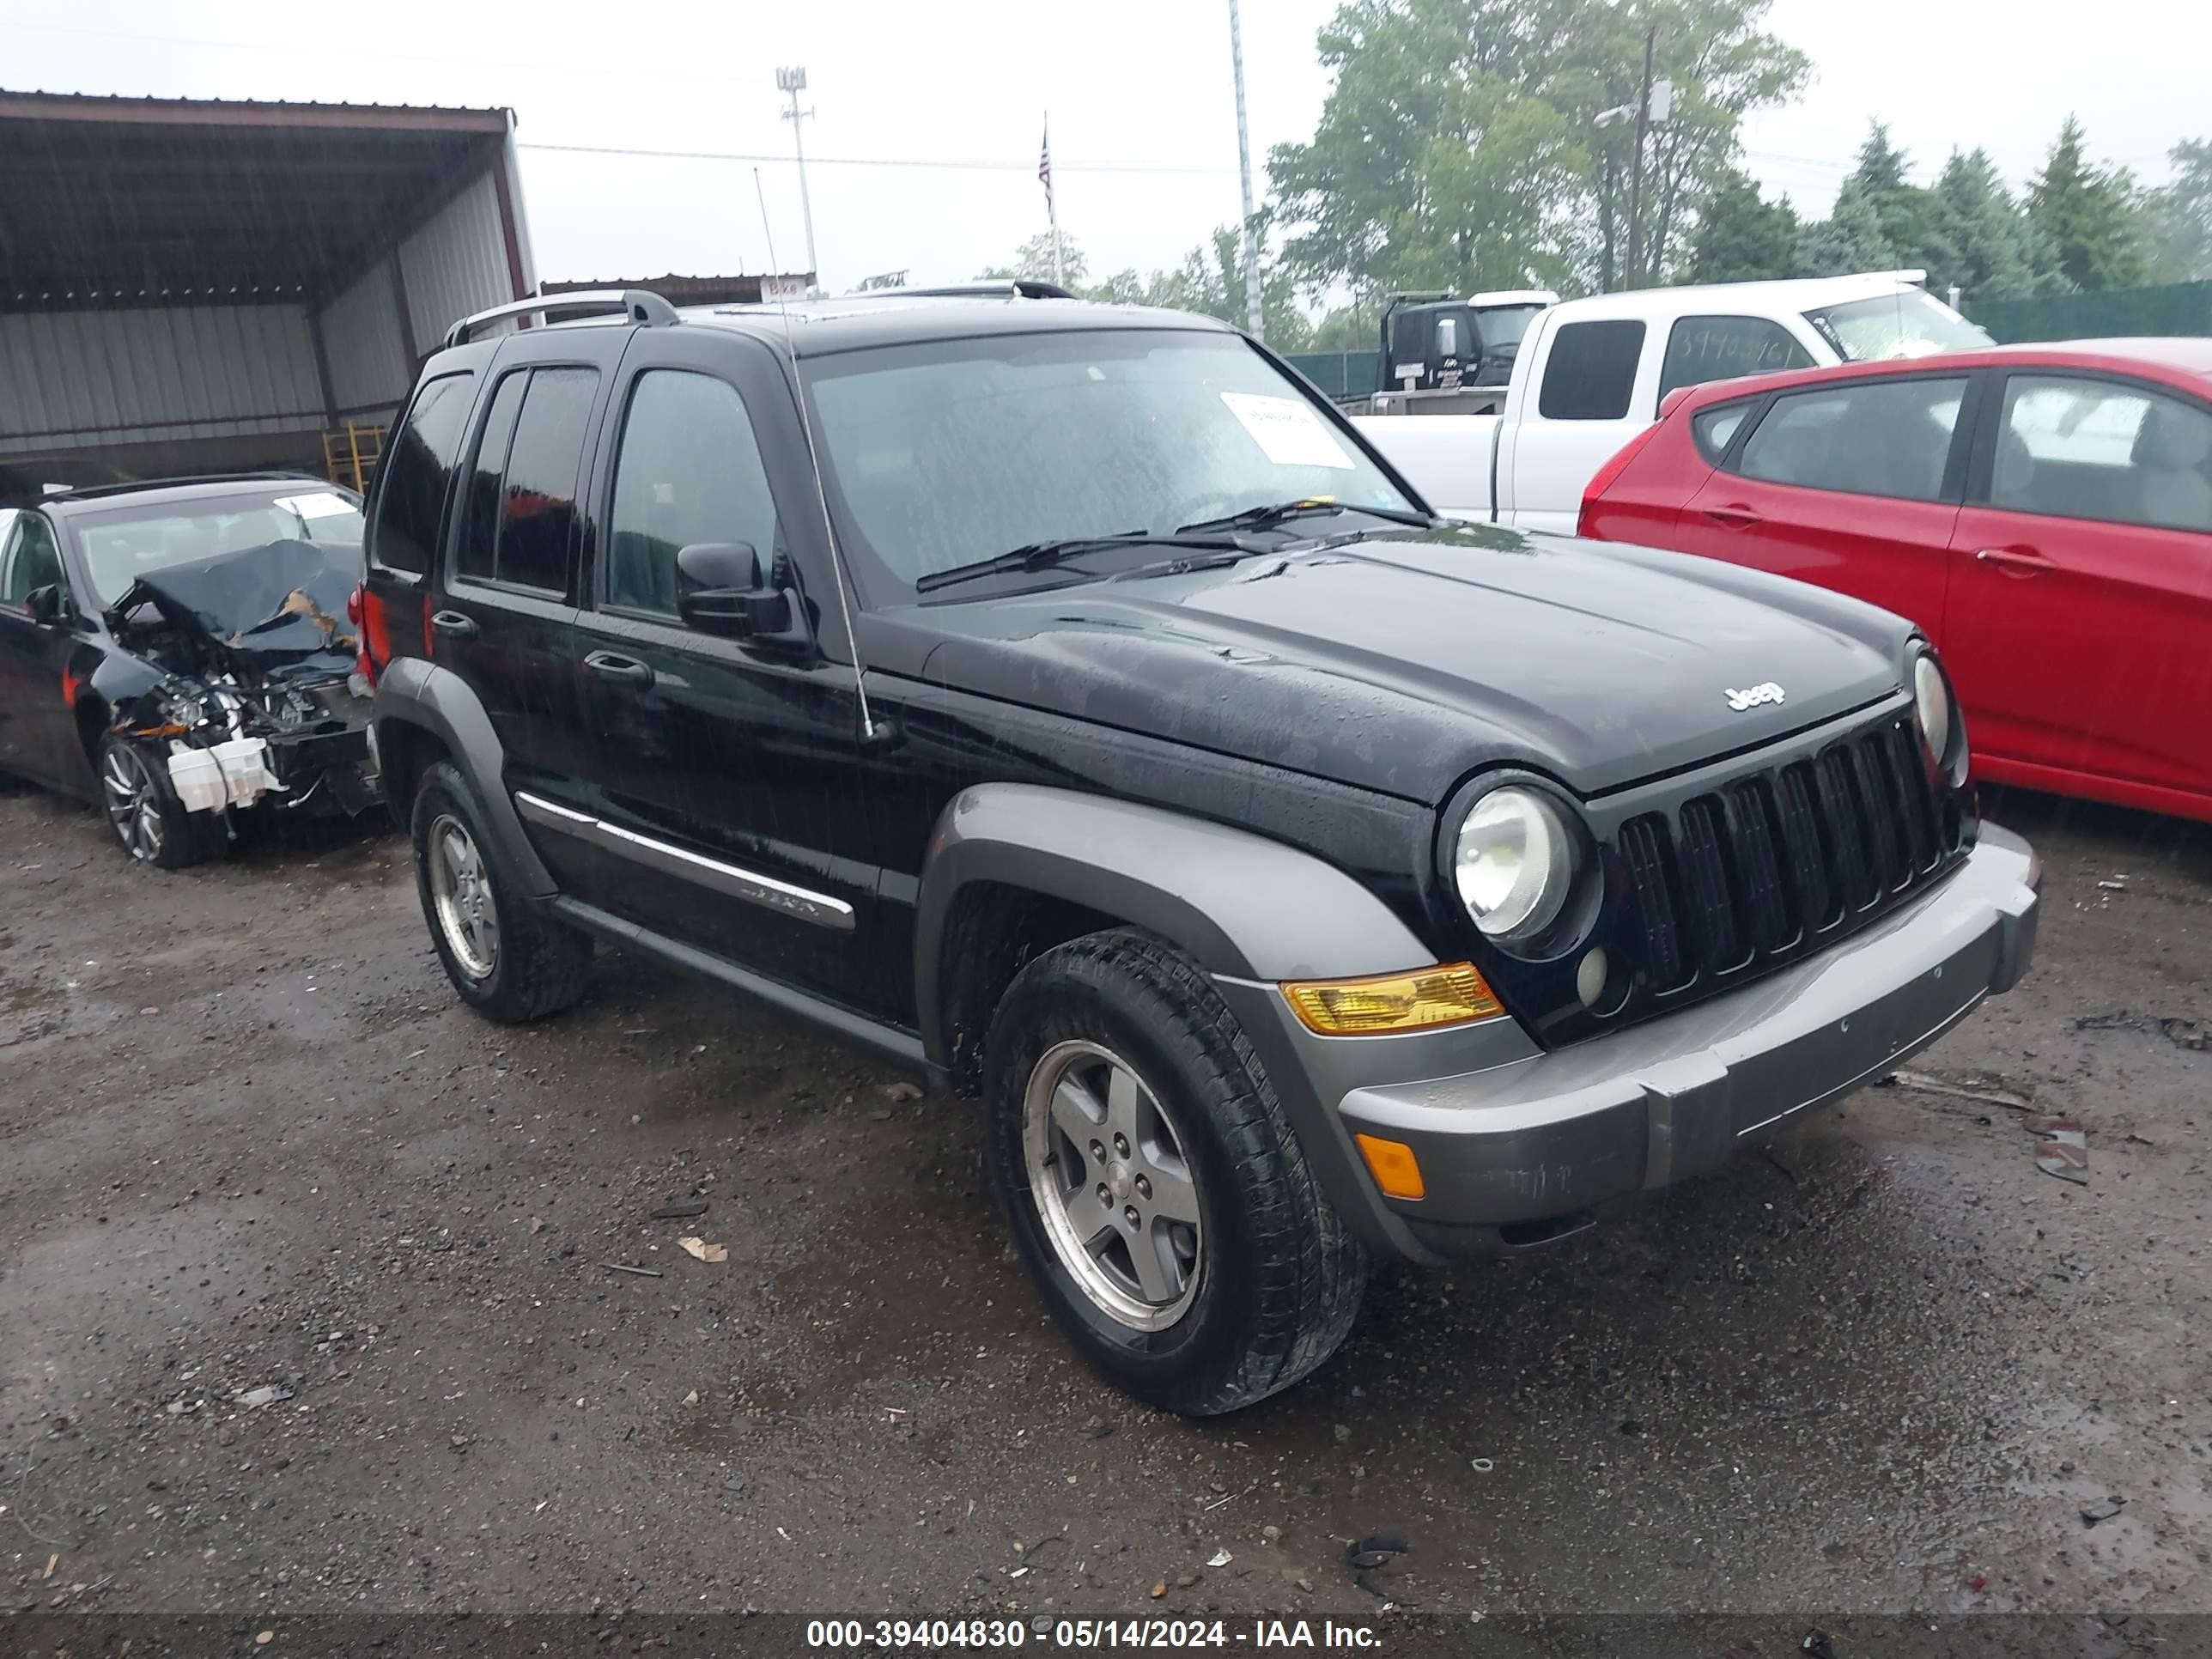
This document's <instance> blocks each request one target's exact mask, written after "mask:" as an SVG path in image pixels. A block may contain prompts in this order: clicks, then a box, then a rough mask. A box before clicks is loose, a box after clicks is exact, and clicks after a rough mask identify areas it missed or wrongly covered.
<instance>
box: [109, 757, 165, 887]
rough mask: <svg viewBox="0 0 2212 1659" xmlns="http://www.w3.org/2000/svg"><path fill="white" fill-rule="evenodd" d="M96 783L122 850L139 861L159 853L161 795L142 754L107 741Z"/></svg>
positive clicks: (156, 855) (146, 859) (152, 859)
mask: <svg viewBox="0 0 2212 1659" xmlns="http://www.w3.org/2000/svg"><path fill="white" fill-rule="evenodd" d="M100 789H101V793H102V794H103V795H104V796H105V798H106V806H107V825H108V828H109V829H112V830H113V831H114V832H115V838H116V840H118V842H122V843H123V850H124V851H125V852H126V853H128V854H130V855H131V857H132V858H134V859H136V860H138V861H139V862H140V863H142V864H151V863H152V862H153V861H154V860H155V859H158V858H160V857H161V793H160V791H159V790H158V789H156V788H155V784H154V774H153V772H152V771H151V770H150V769H149V768H148V767H147V764H146V760H145V757H143V755H141V754H140V753H139V752H138V751H137V750H135V749H132V748H131V747H129V746H128V745H127V744H121V743H111V744H109V745H108V748H107V753H106V759H105V760H104V761H103V762H102V763H101V765H100Z"/></svg>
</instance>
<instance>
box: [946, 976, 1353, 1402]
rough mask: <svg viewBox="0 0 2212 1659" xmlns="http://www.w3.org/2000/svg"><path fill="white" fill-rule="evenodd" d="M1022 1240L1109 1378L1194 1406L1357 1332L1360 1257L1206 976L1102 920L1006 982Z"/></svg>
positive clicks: (1009, 1098)
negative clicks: (1103, 927)
mask: <svg viewBox="0 0 2212 1659" xmlns="http://www.w3.org/2000/svg"><path fill="white" fill-rule="evenodd" d="M985 1080H986V1089H985V1097H984V1098H985V1102H986V1109H987V1112H988V1114H989V1118H988V1122H987V1129H986V1141H985V1146H986V1153H985V1155H986V1158H987V1160H988V1164H989V1176H990V1179H991V1184H992V1188H993V1190H994V1193H995V1194H996V1195H997V1197H998V1199H999V1201H1000V1206H1001V1208H1002V1209H1003V1210H1004V1212H1005V1213H1006V1218H1007V1221H1008V1223H1009V1225H1011V1227H1012V1231H1013V1236H1014V1243H1015V1248H1016V1249H1017V1251H1018V1253H1019V1254H1020V1255H1021V1257H1022V1259H1023V1261H1024V1265H1025V1266H1027V1267H1028V1268H1029V1270H1030V1274H1031V1276H1032V1277H1033V1278H1034V1279H1036V1283H1037V1285H1038V1288H1039V1289H1040V1290H1041V1291H1042V1293H1043V1295H1044V1298H1045V1302H1046V1304H1047V1306H1048V1307H1049V1308H1050V1310H1051V1311H1052V1313H1053V1316H1054V1318H1055V1319H1057V1320H1058V1321H1059V1322H1060V1325H1061V1326H1062V1328H1065V1329H1066V1332H1067V1333H1068V1334H1069V1336H1070V1337H1071V1338H1072V1339H1073V1340H1074V1341H1075V1343H1076V1345H1077V1346H1079V1348H1081V1349H1082V1351H1083V1352H1084V1354H1085V1357H1086V1358H1088V1359H1089V1360H1090V1361H1091V1364H1093V1365H1094V1366H1095V1367H1097V1370H1099V1371H1101V1372H1102V1373H1103V1375H1104V1376H1106V1377H1107V1378H1108V1379H1109V1381H1111V1382H1113V1383H1116V1384H1118V1385H1119V1386H1120V1387H1121V1388H1123V1389H1127V1391H1128V1392H1130V1393H1131V1394H1133V1395H1136V1396H1137V1397H1138V1398H1139V1399H1141V1400H1143V1401H1146V1402H1147V1403H1148V1404H1151V1405H1153V1406H1157V1407H1161V1408H1162V1409H1164V1410H1168V1411H1174V1412H1180V1413H1187V1414H1189V1415H1192V1416H1209V1415H1212V1414H1214V1413H1220V1412H1227V1411H1233V1410H1235V1409H1237V1407H1241V1406H1247V1405H1249V1404H1251V1403H1252V1402H1253V1401H1257V1400H1261V1399H1264V1398H1265V1397H1266V1396H1267V1395H1271V1394H1273V1393H1275V1392H1277V1391H1278V1390H1279V1389H1286V1388H1288V1387H1290V1386H1291V1384H1292V1383H1296V1382H1297V1381H1299V1380H1300V1379H1301V1378H1303V1377H1304V1376H1306V1375H1307V1374H1308V1373H1309V1372H1310V1371H1312V1370H1314V1369H1315V1368H1316V1366H1318V1365H1320V1364H1322V1361H1324V1360H1326V1359H1327V1358H1328V1357H1329V1356H1330V1355H1331V1354H1332V1353H1334V1352H1335V1351H1336V1349H1337V1347H1338V1346H1339V1345H1340V1343H1341V1342H1342V1341H1343V1340H1344V1339H1345V1337H1346V1334H1349V1332H1350V1331H1351V1328H1352V1322H1353V1320H1354V1318H1355V1317H1356V1316H1358V1311H1359V1302H1360V1297H1361V1295H1362V1292H1363V1291H1364V1289H1365V1286H1366V1279H1367V1264H1366V1259H1365V1255H1364V1252H1363V1251H1362V1250H1361V1249H1360V1248H1359V1245H1358V1241H1357V1240H1355V1239H1354V1238H1352V1237H1351V1236H1350V1234H1348V1233H1347V1232H1346V1231H1345V1227H1344V1224H1343V1220H1342V1218H1340V1217H1339V1216H1338V1214H1337V1213H1336V1212H1335V1210H1334V1208H1332V1207H1331V1206H1330V1205H1329V1202H1328V1199H1327V1198H1325V1197H1324V1196H1323V1195H1322V1192H1321V1190H1320V1188H1319V1187H1318V1186H1316V1183H1315V1181H1314V1178H1313V1173H1312V1171H1311V1170H1310V1169H1309V1168H1308V1167H1307V1164H1306V1160H1305V1155H1304V1152H1303V1151H1302V1150H1301V1148H1300V1147H1299V1146H1298V1142H1297V1136H1296V1134H1295V1133H1293V1132H1292V1131H1291V1127H1290V1125H1289V1124H1288V1122H1287V1121H1285V1119H1284V1116H1283V1112H1282V1107H1281V1105H1280V1103H1279V1102H1278V1101H1277V1100H1276V1098H1275V1096H1274V1091H1273V1089H1272V1088H1271V1087H1270V1086H1269V1085H1268V1083H1267V1076H1266V1073H1264V1071H1263V1070H1262V1069H1261V1065H1260V1061H1259V1058H1258V1056H1257V1055H1256V1054H1254V1053H1253V1051H1252V1048H1251V1045H1250V1043H1249V1041H1248V1040H1247V1039H1246V1038H1245V1036H1244V1034H1243V1031H1242V1030H1240V1029H1239V1028H1238V1027H1237V1023H1236V1020H1235V1018H1234V1017H1233V1016H1231V1013H1230V1012H1229V1010H1228V1009H1227V1007H1226V1006H1224V1005H1223V1003H1222V1002H1221V1000H1220V998H1219V997H1218V995H1217V994H1215V993H1214V990H1213V987H1212V985H1211V984H1210V983H1209V982H1208V981H1207V980H1206V975H1204V974H1203V973H1202V972H1201V971H1200V969H1198V968H1197V967H1196V966H1195V965H1194V963H1191V962H1189V961H1188V959H1187V958H1185V957H1182V956H1181V955H1179V954H1177V953H1176V951H1172V950H1170V949H1169V948H1168V947H1166V946H1165V945H1163V944H1161V943H1160V942H1159V941H1158V940H1156V939H1152V938H1150V937H1149V936H1147V935H1145V934H1141V933H1130V932H1115V933H1094V934H1091V935H1089V936H1087V937H1085V938H1083V939H1075V940H1073V941H1072V942H1070V943H1068V944H1066V945H1060V946H1058V947H1056V948H1055V949H1054V950H1051V951H1046V952H1045V953H1044V954H1042V956H1039V957H1036V959H1035V960H1034V961H1032V962H1031V963H1029V964H1028V965H1027V966H1026V967H1024V969H1022V971H1021V972H1020V973H1019V974H1018V975H1016V977H1015V979H1014V982H1013V984H1012V986H1011V987H1009V988H1008V990H1007V992H1006V997H1005V999H1004V1000H1002V1001H1001V1002H1000V1006H999V1009H998V1012H997V1014H996V1015H995V1017H994V1020H993V1023H992V1028H991V1036H990V1042H989V1047H988V1052H987V1058H986V1062H985Z"/></svg>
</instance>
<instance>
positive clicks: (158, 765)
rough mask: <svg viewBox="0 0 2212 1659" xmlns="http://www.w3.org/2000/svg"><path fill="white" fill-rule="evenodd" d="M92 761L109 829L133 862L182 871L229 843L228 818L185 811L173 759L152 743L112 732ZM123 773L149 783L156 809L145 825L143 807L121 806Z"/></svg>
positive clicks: (150, 803) (147, 787)
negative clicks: (148, 832)
mask: <svg viewBox="0 0 2212 1659" xmlns="http://www.w3.org/2000/svg"><path fill="white" fill-rule="evenodd" d="M92 765H93V771H94V781H95V782H96V783H97V784H98V786H99V789H100V816H101V817H103V818H104V819H106V823H107V833H108V835H109V836H110V837H111V838H112V840H113V841H114V842H115V844H116V845H117V846H118V847H119V848H122V849H123V855H124V856H125V858H127V859H129V860H131V862H132V863H134V864H143V865H148V866H151V867H153V868H154V869H156V870H182V869H185V867H187V866H191V865H194V864H204V863H205V862H206V861H207V860H210V859H211V858H214V857H215V856H216V854H219V853H221V852H222V851H223V850H224V848H225V847H226V846H227V845H228V842H229V836H228V834H226V833H225V831H224V829H223V822H222V817H221V816H220V815H219V814H217V813H214V812H187V811H185V806H184V803H183V802H182V801H180V800H179V799H177V792H176V789H175V788H174V787H173V786H172V785H171V783H170V782H169V768H168V764H167V761H166V760H165V759H164V758H163V757H161V755H159V754H157V753H155V751H154V750H152V749H150V748H149V747H148V746H147V745H146V744H142V743H139V742H138V741H137V740H136V739H134V738H127V737H124V736H121V735H119V734H118V733H115V732H109V733H108V734H107V735H106V736H105V737H103V738H100V743H99V746H98V747H97V748H95V749H94V750H93V757H92ZM118 772H119V773H120V774H122V775H128V776H130V777H131V778H134V779H137V780H141V781H143V788H144V790H145V796H144V800H145V805H146V806H147V808H149V809H150V810H149V811H148V813H147V815H146V817H145V820H144V823H143V825H142V823H140V821H139V819H140V814H139V813H138V812H137V811H129V812H127V813H125V812H124V811H122V809H121V806H120V803H119V801H118V794H117V789H116V786H115V782H114V780H115V778H116V777H117V776H118ZM147 826H150V827H151V828H152V829H153V830H154V834H153V835H152V836H145V835H143V833H142V829H143V828H144V827H147Z"/></svg>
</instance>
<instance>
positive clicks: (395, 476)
mask: <svg viewBox="0 0 2212 1659" xmlns="http://www.w3.org/2000/svg"><path fill="white" fill-rule="evenodd" d="M476 378H477V377H476V376H475V375H474V374H467V373H464V374H441V375H440V376H438V378H437V379H436V380H426V381H424V382H423V383H422V391H420V392H416V394H415V402H414V405H413V407H411V408H410V409H409V410H408V411H407V418H406V419H405V420H404V421H402V422H400V424H399V433H398V436H397V437H396V438H394V439H393V440H392V448H391V450H390V452H389V453H387V454H386V456H385V458H384V467H383V471H382V475H381V477H380V479H379V481H378V483H377V488H376V512H375V516H374V519H373V520H371V522H370V526H369V532H368V556H369V559H370V561H371V562H373V563H375V564H379V565H382V566H383V567H384V568H386V569H388V570H404V571H406V572H408V573H410V574H413V575H417V576H419V575H421V574H423V573H424V572H425V571H427V570H428V569H429V568H430V554H431V550H432V549H434V548H435V547H436V546H437V544H438V524H439V520H441V518H442V517H443V516H444V513H445V510H446V489H447V486H448V485H449V484H451V483H453V463H454V461H455V460H456V459H458V458H459V455H460V453H461V428H462V423H463V422H465V420H466V419H467V418H468V412H469V398H470V397H471V393H472V392H474V390H475V387H476Z"/></svg>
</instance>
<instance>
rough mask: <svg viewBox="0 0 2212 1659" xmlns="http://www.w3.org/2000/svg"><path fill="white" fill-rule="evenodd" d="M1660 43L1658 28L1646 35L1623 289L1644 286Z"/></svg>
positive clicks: (1631, 170) (1631, 168)
mask: <svg viewBox="0 0 2212 1659" xmlns="http://www.w3.org/2000/svg"><path fill="white" fill-rule="evenodd" d="M1658 39H1659V30H1658V27H1657V26H1656V24H1655V25H1654V26H1653V27H1650V28H1648V29H1646V30H1644V88H1643V90H1642V91H1641V92H1639V93H1638V94H1637V99H1636V155H1635V156H1634V158H1633V159H1632V161H1630V163H1629V168H1628V269H1627V270H1626V271H1625V272H1623V273H1622V276H1623V280H1622V283H1621V286H1622V287H1623V288H1640V287H1642V286H1643V283H1644V134H1645V133H1646V132H1648V131H1650V127H1651V50H1652V47H1653V46H1655V45H1656V44H1657V42H1658Z"/></svg>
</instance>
